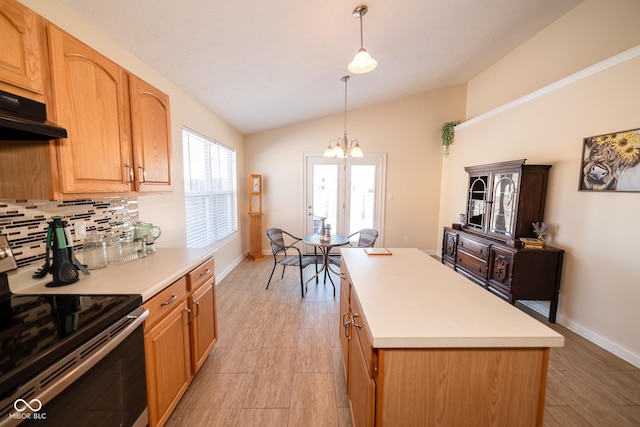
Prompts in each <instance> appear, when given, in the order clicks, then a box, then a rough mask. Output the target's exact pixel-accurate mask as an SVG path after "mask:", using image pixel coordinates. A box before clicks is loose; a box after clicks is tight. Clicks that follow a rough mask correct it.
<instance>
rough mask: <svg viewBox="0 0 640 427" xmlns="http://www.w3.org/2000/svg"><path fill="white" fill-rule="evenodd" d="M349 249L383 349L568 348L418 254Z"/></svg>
mask: <svg viewBox="0 0 640 427" xmlns="http://www.w3.org/2000/svg"><path fill="white" fill-rule="evenodd" d="M389 250H390V251H391V252H392V255H367V254H366V253H365V252H364V250H363V249H362V248H342V249H341V250H340V251H341V253H342V260H343V261H342V262H343V265H346V267H347V269H348V271H349V276H350V277H351V280H352V285H353V287H354V288H355V292H356V294H357V295H358V300H359V301H360V304H361V306H362V310H363V311H364V316H365V318H366V321H367V326H368V329H369V333H370V335H371V337H372V338H373V346H374V347H376V348H401V347H404V348H445V347H562V346H563V345H564V337H563V336H562V335H560V334H558V333H557V332H555V331H554V330H552V329H551V328H549V327H547V326H546V325H544V324H543V323H541V322H539V321H538V320H536V319H534V318H533V317H531V316H529V315H527V314H526V313H523V312H522V311H520V310H518V309H517V308H515V307H514V306H512V305H511V304H509V303H508V302H506V301H504V300H502V299H500V298H499V297H497V296H495V295H493V294H491V293H490V292H488V291H487V290H486V289H483V288H481V287H480V286H478V285H476V284H475V283H473V282H471V281H470V280H468V279H466V278H464V277H462V276H461V275H460V274H458V273H456V272H454V271H453V270H452V269H451V268H449V267H446V266H444V265H443V264H442V263H440V262H439V261H437V260H435V259H433V258H432V257H431V256H429V255H427V254H425V253H424V252H422V251H420V250H418V249H409V248H390V249H389Z"/></svg>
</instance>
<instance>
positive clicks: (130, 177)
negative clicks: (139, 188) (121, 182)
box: [124, 164, 134, 184]
mask: <svg viewBox="0 0 640 427" xmlns="http://www.w3.org/2000/svg"><path fill="white" fill-rule="evenodd" d="M124 167H125V168H127V169H129V181H127V184H131V183H132V182H133V179H134V177H133V168H132V167H131V166H129V165H127V164H125V165H124Z"/></svg>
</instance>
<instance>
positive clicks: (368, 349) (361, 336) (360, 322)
mask: <svg viewBox="0 0 640 427" xmlns="http://www.w3.org/2000/svg"><path fill="white" fill-rule="evenodd" d="M351 313H352V316H353V328H352V329H351V331H352V334H355V335H357V336H358V339H357V340H354V341H353V342H354V343H359V344H360V347H361V351H362V354H363V355H364V358H365V361H366V364H367V369H368V370H369V375H370V376H371V377H373V376H374V375H375V371H376V363H377V360H376V353H375V351H374V349H373V340H372V339H371V336H370V335H369V327H368V326H367V321H366V319H365V318H364V315H363V314H362V313H363V312H362V307H360V302H359V301H358V296H357V295H356V294H355V292H352V293H351ZM354 351H355V350H354Z"/></svg>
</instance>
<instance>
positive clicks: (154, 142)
mask: <svg viewBox="0 0 640 427" xmlns="http://www.w3.org/2000/svg"><path fill="white" fill-rule="evenodd" d="M129 85H130V89H129V92H130V97H131V129H132V136H133V152H134V167H135V174H136V188H137V190H138V191H141V192H149V191H168V190H170V189H171V168H170V164H171V162H170V161H171V124H170V115H169V97H168V96H167V95H166V94H164V93H162V92H161V91H159V90H158V89H156V88H154V87H153V86H151V85H150V84H149V83H146V82H145V81H143V80H140V79H139V78H138V77H136V76H133V75H130V76H129Z"/></svg>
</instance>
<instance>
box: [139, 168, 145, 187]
mask: <svg viewBox="0 0 640 427" xmlns="http://www.w3.org/2000/svg"><path fill="white" fill-rule="evenodd" d="M138 172H140V176H139V177H138V179H139V180H140V184H144V183H145V182H147V171H145V170H144V168H143V167H142V165H140V166H138Z"/></svg>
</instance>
